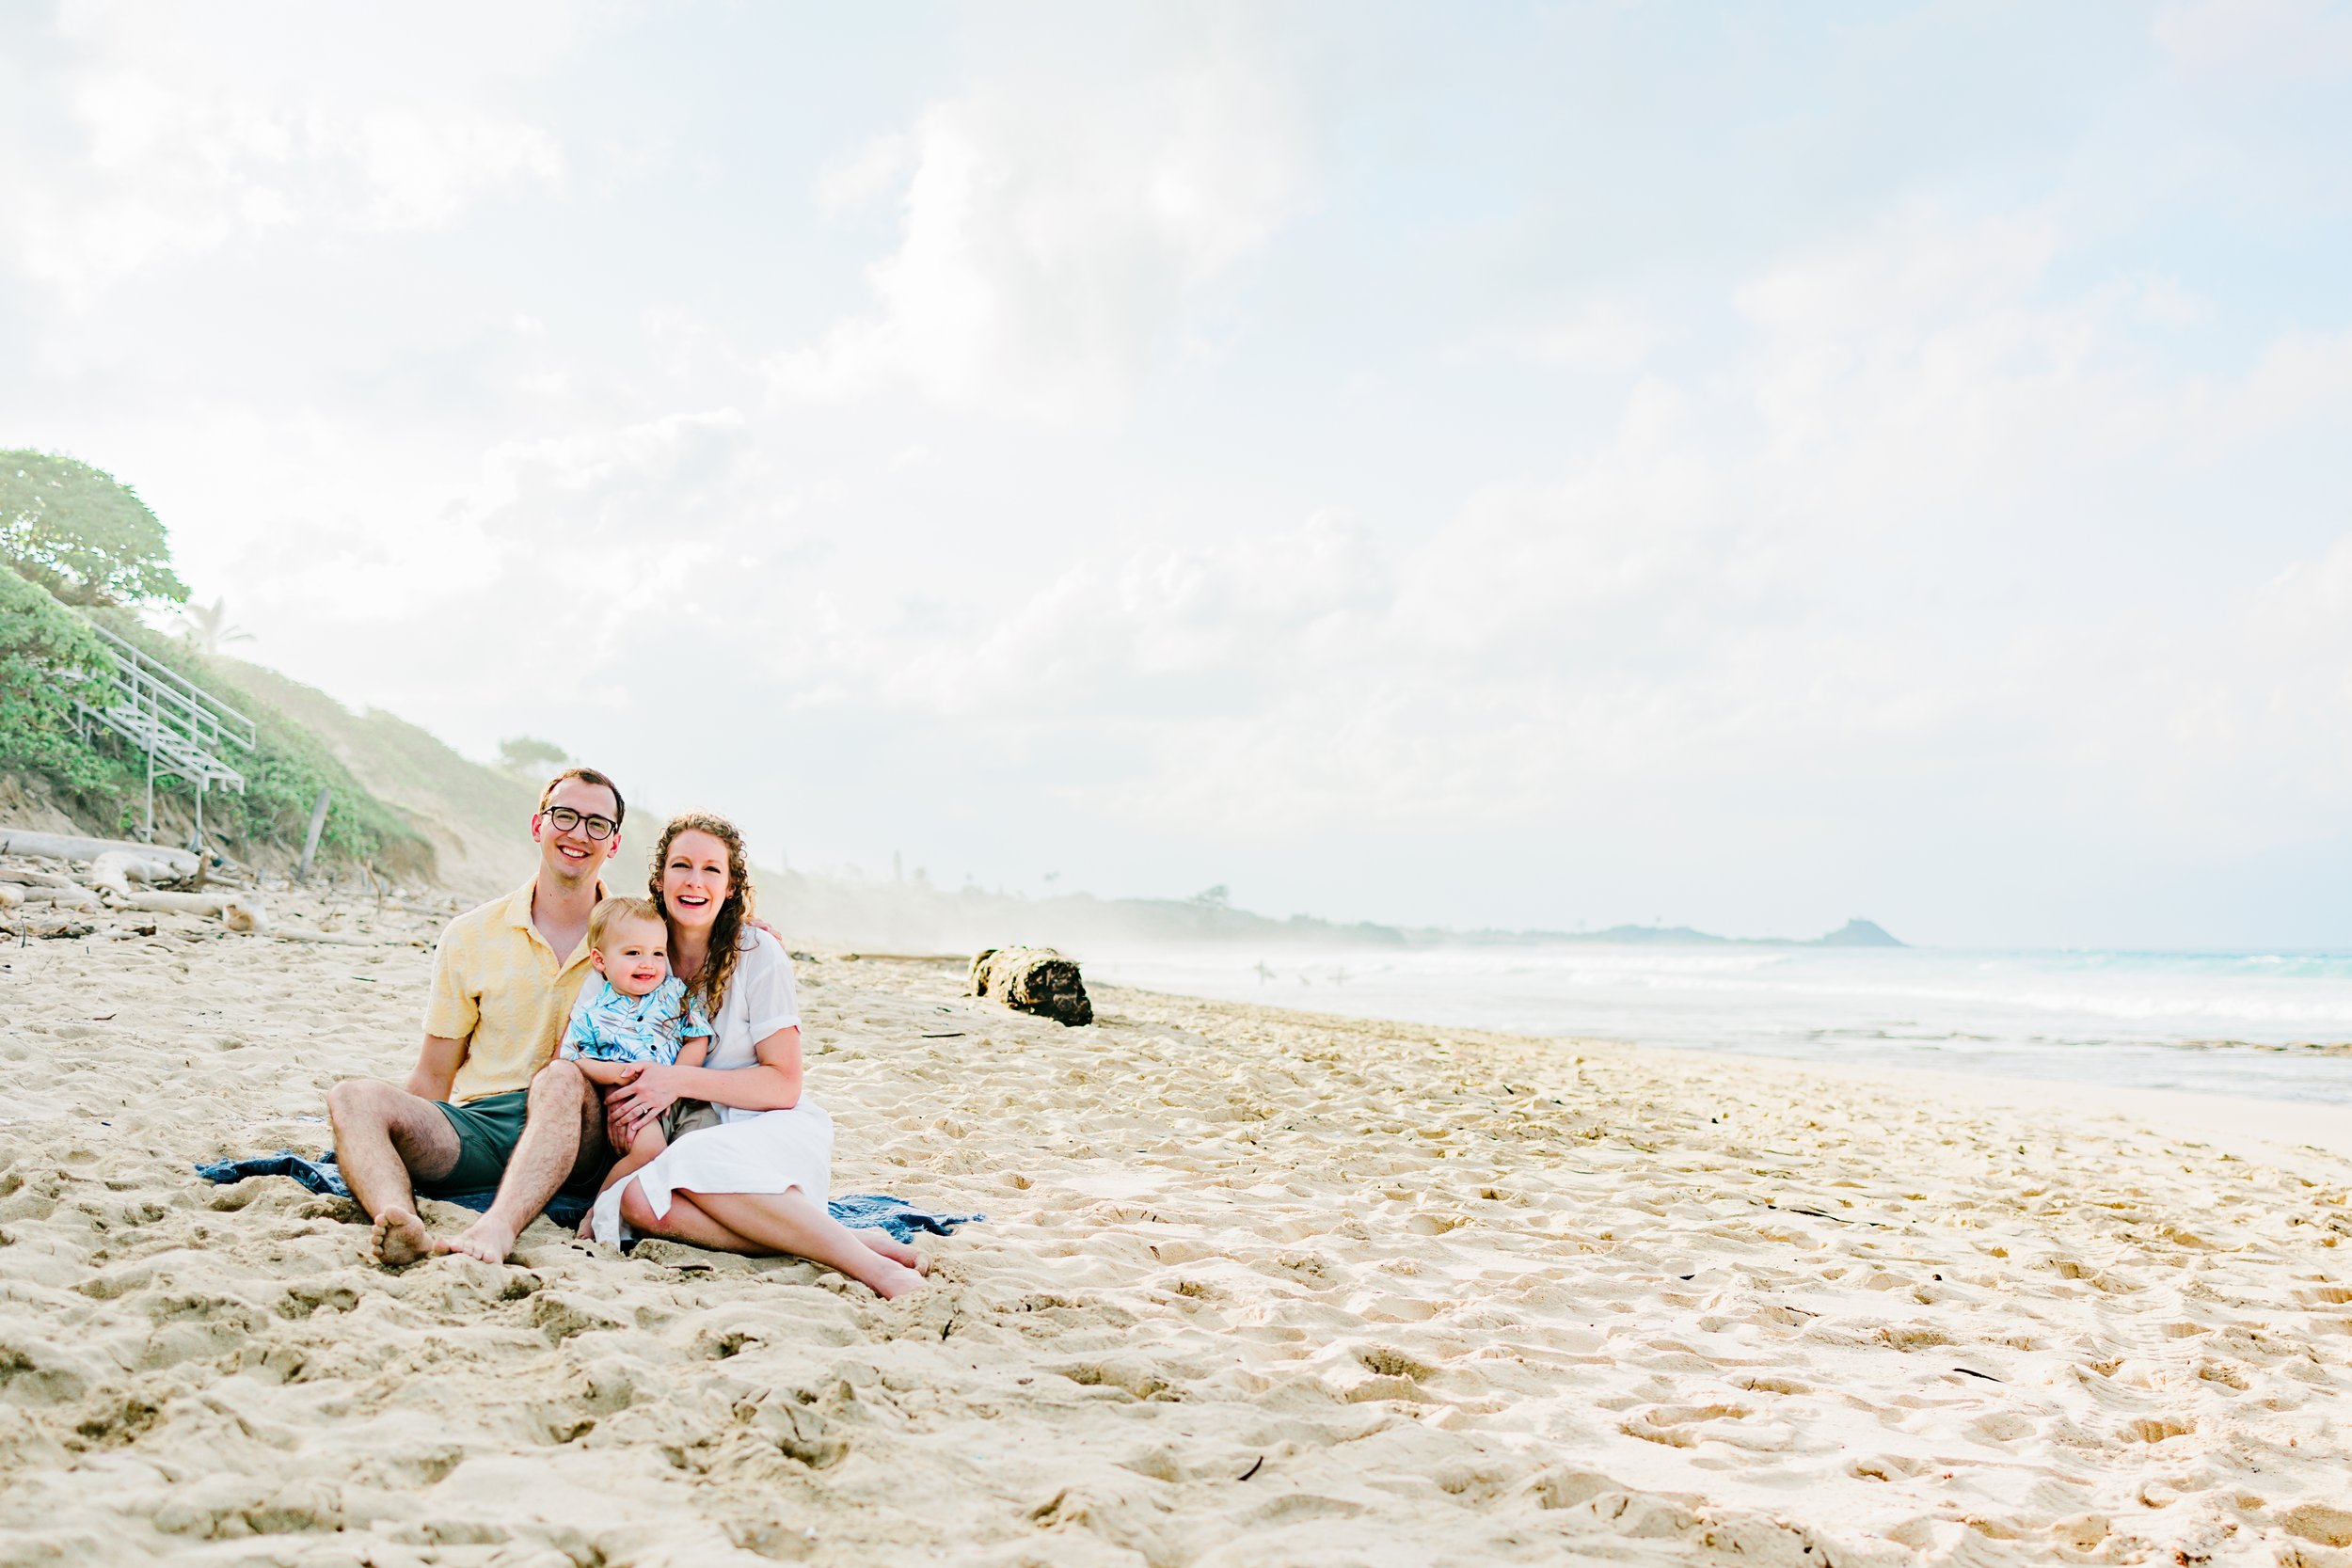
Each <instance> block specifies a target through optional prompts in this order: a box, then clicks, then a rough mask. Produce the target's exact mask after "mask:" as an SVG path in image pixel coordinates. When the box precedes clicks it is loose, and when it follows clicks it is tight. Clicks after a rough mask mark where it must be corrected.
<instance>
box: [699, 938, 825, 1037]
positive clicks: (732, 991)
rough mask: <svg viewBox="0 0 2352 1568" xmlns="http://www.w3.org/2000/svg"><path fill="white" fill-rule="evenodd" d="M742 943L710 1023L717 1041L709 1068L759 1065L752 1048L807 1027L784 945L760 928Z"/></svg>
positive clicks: (743, 939) (790, 963) (790, 962)
mask: <svg viewBox="0 0 2352 1568" xmlns="http://www.w3.org/2000/svg"><path fill="white" fill-rule="evenodd" d="M740 941H741V954H740V957H739V958H737V959H736V960H735V977H734V978H733V979H732V980H730V981H728V982H727V994H726V1000H725V1001H723V1002H722V1003H720V1005H719V1010H718V1012H717V1013H715V1014H713V1015H712V1017H711V1020H710V1027H711V1029H712V1031H713V1038H712V1039H711V1042H710V1054H709V1055H708V1056H707V1057H705V1058H704V1060H703V1065H704V1066H705V1067H710V1068H739V1067H753V1066H755V1065H756V1064H757V1063H758V1060H759V1058H758V1057H757V1056H756V1055H755V1054H754V1053H753V1051H752V1047H754V1046H755V1045H757V1044H758V1043H759V1042H760V1041H761V1040H764V1039H766V1038H767V1037H769V1036H771V1035H772V1034H774V1033H775V1032H776V1031H777V1030H779V1029H789V1028H791V1027H792V1026H793V1025H794V1024H796V1023H798V1022H801V1006H800V1002H799V1000H798V999H797V998H796V997H795V996H794V995H793V993H792V960H791V959H790V958H787V957H786V956H785V951H784V944H783V943H782V942H778V941H776V939H775V938H773V937H771V936H770V935H769V934H768V933H767V932H765V931H763V930H760V929H758V928H757V927H753V928H752V929H750V930H748V931H745V932H744V933H743V935H742V938H741V939H740Z"/></svg>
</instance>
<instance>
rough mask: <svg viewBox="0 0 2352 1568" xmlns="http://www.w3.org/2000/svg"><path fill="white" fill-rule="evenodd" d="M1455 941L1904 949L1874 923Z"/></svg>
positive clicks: (1512, 934)
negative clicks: (1808, 932) (1800, 932)
mask: <svg viewBox="0 0 2352 1568" xmlns="http://www.w3.org/2000/svg"><path fill="white" fill-rule="evenodd" d="M1412 934H1413V935H1414V936H1415V937H1416V938H1418V939H1421V940H1430V939H1433V938H1434V939H1436V940H1440V941H1442V940H1446V934H1445V933H1440V932H1434V931H1417V932H1414V933H1412ZM1453 940H1455V941H1464V942H1479V943H1482V944H1494V945H1502V944H1505V943H1508V944H1514V945H1516V944H1522V943H1534V942H1605V943H1608V944H1610V945H1612V946H1617V947H1640V946H1658V947H1719V946H1720V947H1731V946H1738V947H1901V946H1904V945H1905V943H1903V942H1900V941H1899V940H1898V939H1897V938H1895V937H1893V936H1891V935H1889V934H1888V932H1887V930H1886V927H1883V926H1881V925H1879V924H1878V923H1877V922H1876V921H1871V920H1849V921H1847V922H1846V923H1845V924H1844V925H1843V926H1840V927H1837V929H1836V930H1835V931H1832V932H1830V933H1829V934H1828V935H1826V936H1818V937H1719V936H1717V935H1715V934H1714V933H1713V932H1711V931H1694V930H1692V928H1691V927H1688V926H1612V927H1609V928H1608V929H1607V930H1604V931H1477V932H1473V933H1471V934H1470V935H1469V936H1466V937H1458V938H1454V939H1453Z"/></svg>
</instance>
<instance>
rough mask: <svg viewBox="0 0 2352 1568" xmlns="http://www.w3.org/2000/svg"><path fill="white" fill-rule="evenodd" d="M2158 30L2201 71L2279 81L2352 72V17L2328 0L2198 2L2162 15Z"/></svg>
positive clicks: (2173, 51)
mask: <svg viewBox="0 0 2352 1568" xmlns="http://www.w3.org/2000/svg"><path fill="white" fill-rule="evenodd" d="M2154 30H2155V36H2156V41H2157V42H2158V43H2159V44H2160V45H2162V46H2163V48H2164V49H2165V51H2166V52H2167V53H2168V54H2169V55H2171V56H2172V57H2173V58H2174V59H2176V60H2178V61H2180V62H2181V63H2182V64H2183V65H2185V66H2187V67H2189V68H2190V69H2192V70H2197V71H2233V72H2238V73H2243V74H2248V75H2250V76H2253V77H2255V78H2264V77H2268V78H2274V79H2275V78H2278V77H2294V76H2318V75H2325V74H2329V73H2332V72H2336V71H2344V70H2347V69H2352V14H2347V13H2346V11H2345V9H2344V7H2342V6H2341V5H2332V4H2329V3H2328V0H2193V3H2191V4H2186V5H2175V6H2168V7H2166V8H2164V9H2162V10H2160V11H2159V12H2157V13H2156V18H2155V24H2154Z"/></svg>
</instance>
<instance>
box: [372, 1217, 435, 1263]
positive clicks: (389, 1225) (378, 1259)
mask: <svg viewBox="0 0 2352 1568" xmlns="http://www.w3.org/2000/svg"><path fill="white" fill-rule="evenodd" d="M432 1250H433V1233H432V1232H431V1231H429V1230H427V1229H425V1227H424V1221H422V1220H421V1219H419V1218H417V1216H416V1215H414V1214H412V1213H410V1212H408V1211H407V1210H405V1209H387V1210H385V1211H384V1212H382V1213H380V1214H378V1215H376V1216H375V1228H373V1230H371V1231H369V1232H368V1260H369V1261H370V1262H373V1264H375V1266H376V1267H378V1268H380V1269H405V1268H406V1267H407V1266H408V1265H409V1264H411V1263H413V1262H415V1261H416V1260H417V1259H420V1258H422V1257H423V1256H424V1255H425V1254H427V1253H429V1252H431V1251H432Z"/></svg>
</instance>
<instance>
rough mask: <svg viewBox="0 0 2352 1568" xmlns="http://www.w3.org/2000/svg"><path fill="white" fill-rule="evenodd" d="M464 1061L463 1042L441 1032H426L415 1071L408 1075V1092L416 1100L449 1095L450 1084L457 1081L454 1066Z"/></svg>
mask: <svg viewBox="0 0 2352 1568" xmlns="http://www.w3.org/2000/svg"><path fill="white" fill-rule="evenodd" d="M465 1060H466V1042H465V1041H464V1040H453V1039H450V1038H448V1037H445V1036H441V1035H427V1036H425V1037H424V1048H423V1049H422V1050H421V1051H419V1052H418V1053H417V1067H416V1070H415V1071H413V1072H411V1073H410V1074H409V1075H408V1085H407V1088H408V1092H409V1093H410V1094H413V1095H415V1096H416V1097H417V1098H418V1099H419V1100H442V1101H445V1100H447V1099H448V1098H449V1086H450V1085H452V1084H453V1083H455V1082H456V1080H457V1069H458V1068H459V1067H461V1066H462V1065H464V1063H465Z"/></svg>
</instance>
